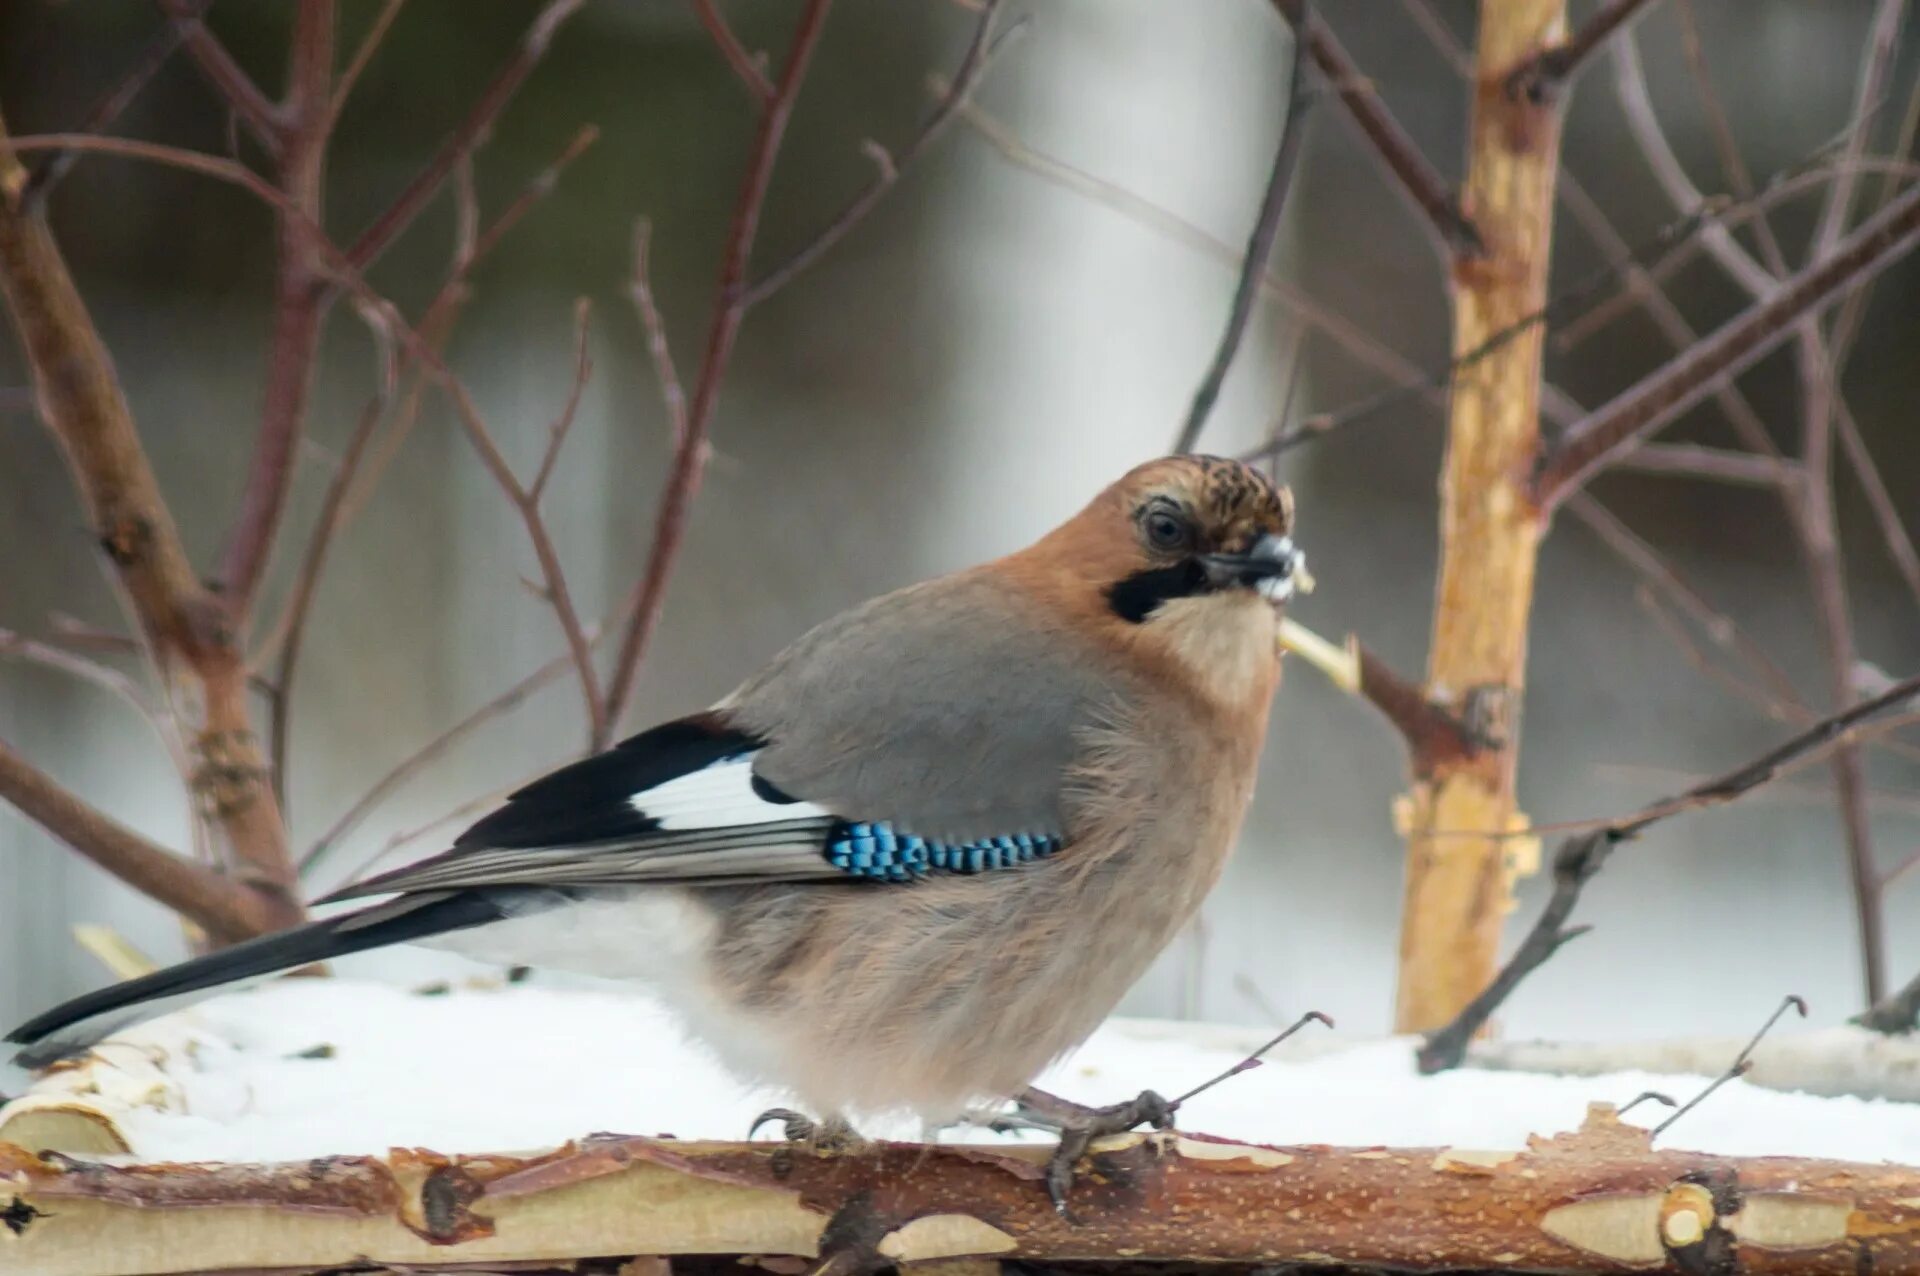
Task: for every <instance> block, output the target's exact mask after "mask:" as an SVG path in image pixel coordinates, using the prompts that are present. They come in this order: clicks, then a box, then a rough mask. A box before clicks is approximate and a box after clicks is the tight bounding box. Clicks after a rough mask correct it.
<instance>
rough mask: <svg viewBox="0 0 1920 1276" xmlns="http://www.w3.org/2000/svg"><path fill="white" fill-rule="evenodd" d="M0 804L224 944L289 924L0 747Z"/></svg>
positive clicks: (245, 889) (250, 893)
mask: <svg viewBox="0 0 1920 1276" xmlns="http://www.w3.org/2000/svg"><path fill="white" fill-rule="evenodd" d="M0 799H5V800H6V801H7V802H8V803H9V804H11V805H12V806H14V807H16V808H18V809H19V811H20V813H21V814H23V815H25V816H26V817H27V818H28V819H30V820H32V821H33V822H34V823H36V824H38V825H39V826H40V827H41V828H43V829H45V830H46V831H47V832H48V833H51V834H52V835H53V836H54V837H57V838H59V839H60V840H61V841H62V842H64V843H65V844H66V845H67V846H69V847H71V848H72V849H73V850H75V851H77V852H79V853H80V854H81V855H83V856H85V857H86V858H87V859H89V860H92V861H93V862H94V863H95V864H98V865H99V866H100V867H101V868H104V869H105V870H107V871H108V872H109V873H112V874H113V875H114V876H115V877H117V878H119V879H120V880H121V881H123V882H125V883H126V884H127V885H129V886H131V887H133V888H134V889H135V890H137V891H139V892H140V893H141V894H143V895H146V896H147V897H148V898H150V899H153V900H156V901H158V902H159V903H161V904H164V905H166V906H167V907H168V908H171V909H173V910H174V911H175V912H177V913H179V914H180V915H181V916H183V917H186V918H189V919H190V920H192V921H193V922H194V923H195V924H196V925H199V926H201V927H203V928H204V929H205V930H206V931H207V932H208V933H209V934H211V935H213V936H214V937H215V938H218V939H220V940H223V941H227V942H231V941H233V940H237V939H245V938H246V937H248V936H249V935H258V934H262V933H264V932H266V931H270V930H274V929H277V928H278V927H280V926H282V925H284V924H285V910H284V908H283V907H282V906H281V904H280V903H279V901H278V900H276V899H275V898H274V896H273V895H272V894H270V893H268V892H263V891H258V890H255V889H253V888H251V887H249V886H246V885H244V884H242V883H240V882H238V881H235V880H233V879H232V878H228V877H222V876H221V875H220V874H219V873H216V872H214V871H213V870H212V869H210V868H206V867H205V866H203V865H200V864H196V863H194V862H193V861H192V860H189V859H185V858H183V857H181V856H179V855H175V854H174V853H173V852H171V851H169V850H167V849H166V848H165V847H162V846H159V845H157V844H156V843H153V842H150V841H148V840H147V839H146V838H144V837H142V836H141V835H140V834H138V833H136V832H134V831H133V830H132V829H130V828H128V827H127V826H126V825H124V824H122V823H120V822H119V821H118V820H115V819H113V818H112V817H111V816H109V815H106V814H104V813H103V812H101V811H99V810H97V809H95V808H94V807H91V806H88V805H87V804H86V803H85V802H82V801H81V800H80V799H79V798H77V797H75V796H74V795H73V794H72V793H69V792H68V791H67V790H66V789H64V788H62V787H61V786H60V785H59V784H57V783H56V782H55V781H54V780H53V778H52V777H51V776H48V775H46V774H45V773H44V772H42V771H40V770H38V769H37V768H35V767H34V766H33V765H32V764H31V763H29V762H28V761H27V760H26V759H25V758H23V757H21V756H20V755H19V754H18V753H15V752H14V751H13V750H12V749H11V748H10V747H8V745H7V744H6V743H5V742H3V741H0Z"/></svg>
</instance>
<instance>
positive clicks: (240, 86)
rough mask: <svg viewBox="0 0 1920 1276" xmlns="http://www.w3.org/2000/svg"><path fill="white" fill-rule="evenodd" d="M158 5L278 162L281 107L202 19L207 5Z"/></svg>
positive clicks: (168, 1) (190, 0) (183, 1)
mask: <svg viewBox="0 0 1920 1276" xmlns="http://www.w3.org/2000/svg"><path fill="white" fill-rule="evenodd" d="M158 3H159V6H160V11H161V12H162V13H164V14H166V15H167V19H168V21H169V22H171V23H172V24H173V27H174V29H175V30H176V31H178V32H179V33H180V42H181V43H182V44H183V45H185V46H186V50H187V54H188V56H189V57H191V58H192V59H193V60H194V62H195V63H196V64H197V65H198V66H199V68H200V73H201V74H202V75H204V76H205V77H206V78H207V81H208V83H210V84H212V85H213V87H214V89H215V90H217V91H218V92H219V94H220V96H221V97H222V98H224V99H225V100H226V103H227V105H228V106H229V107H231V108H232V109H233V113H234V115H235V116H236V117H237V118H238V119H239V120H240V122H241V123H242V124H244V125H246V127H247V131H248V132H250V133H251V134H253V138H254V140H255V141H257V142H259V143H260V145H261V147H262V148H264V149H265V150H266V152H267V154H268V156H270V157H272V158H274V159H278V158H279V156H280V149H281V145H282V138H281V128H282V124H283V121H282V118H281V115H280V108H278V107H277V106H275V105H274V104H273V102H272V101H271V100H270V99H269V98H268V97H267V95H266V94H265V93H262V92H261V91H260V86H259V85H257V84H255V83H254V82H253V77H252V76H249V75H248V74H247V73H246V72H245V71H243V70H241V69H240V64H239V63H238V62H235V61H234V60H233V55H232V54H231V53H228V52H227V46H226V45H224V44H222V43H220V40H219V38H218V37H216V36H215V35H214V34H213V32H211V31H209V30H208V29H207V26H206V24H205V23H204V22H202V21H201V20H200V11H201V9H202V8H203V7H204V6H203V5H202V4H200V3H199V2H198V0H158Z"/></svg>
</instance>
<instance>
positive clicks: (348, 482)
mask: <svg viewBox="0 0 1920 1276" xmlns="http://www.w3.org/2000/svg"><path fill="white" fill-rule="evenodd" d="M388 399H389V395H388V394H387V393H386V392H385V391H384V387H383V391H382V393H379V394H376V395H375V396H374V397H373V398H371V399H369V400H367V404H366V406H365V407H364V408H362V409H361V410H360V419H359V420H358V421H357V422H355V423H354V427H353V433H352V434H351V435H349V436H348V437H347V448H346V451H345V452H344V453H342V454H341V457H340V464H339V466H338V467H337V468H336V469H335V470H334V472H333V477H332V478H331V479H330V480H329V481H328V483H327V490H326V493H325V495H323V496H322V497H321V498H320V513H319V516H318V517H317V518H315V519H314V526H313V534H312V535H311V536H309V537H308V538H307V550H306V553H305V554H304V555H302V557H301V560H300V567H299V570H298V572H297V573H296V574H295V576H294V581H293V589H292V591H291V592H290V593H289V594H288V597H287V605H286V611H285V613H284V614H285V616H286V629H285V633H286V639H285V642H284V645H283V646H282V647H281V649H280V667H279V671H278V672H277V673H276V674H275V675H274V680H273V684H274V691H275V697H274V703H273V712H272V715H271V717H270V719H269V721H270V726H269V734H268V748H267V756H268V757H269V758H270V759H272V763H273V775H274V781H275V783H276V785H278V786H279V792H280V804H281V808H282V809H283V810H284V809H285V808H286V801H287V798H286V788H285V785H286V777H287V774H288V770H289V767H288V763H289V762H290V760H291V753H290V747H289V746H290V742H291V730H292V723H291V719H292V714H291V712H290V709H291V707H292V702H293V679H294V673H295V671H296V670H297V669H298V668H299V665H300V652H301V649H302V640H303V639H304V638H305V637H306V629H307V615H308V612H309V610H310V609H311V608H312V606H313V600H314V596H315V594H316V593H317V592H318V589H319V584H320V573H321V571H322V570H323V569H324V568H325V566H326V561H327V551H328V549H330V548H331V547H332V545H333V542H334V539H335V537H336V536H338V534H339V531H340V524H341V515H342V513H343V508H344V506H345V504H346V499H347V493H348V491H349V490H351V489H352V487H353V480H354V475H355V474H357V473H358V472H359V468H360V461H361V458H362V457H364V456H365V455H366V451H367V445H368V444H369V443H371V442H372V441H373V435H374V432H375V431H376V430H377V429H378V428H379V426H380V421H381V418H382V417H384V416H385V415H386V410H387V403H388Z"/></svg>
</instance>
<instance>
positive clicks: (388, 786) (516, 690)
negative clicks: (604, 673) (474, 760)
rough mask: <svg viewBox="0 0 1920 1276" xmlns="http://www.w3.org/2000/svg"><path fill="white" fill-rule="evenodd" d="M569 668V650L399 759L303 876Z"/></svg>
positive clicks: (324, 838)
mask: <svg viewBox="0 0 1920 1276" xmlns="http://www.w3.org/2000/svg"><path fill="white" fill-rule="evenodd" d="M599 636H600V630H599V629H598V628H597V627H595V628H593V629H592V630H590V631H589V633H588V641H589V642H593V641H597V640H598V639H599ZM572 668H574V656H573V651H572V649H571V648H569V649H568V650H566V651H563V652H561V653H560V654H559V655H557V656H555V657H553V658H552V659H551V660H548V661H547V662H546V663H545V664H543V665H541V666H540V667H539V668H537V669H535V670H534V671H533V672H532V673H529V674H527V675H526V676H525V677H523V678H521V679H520V680H519V681H518V682H515V683H514V684H513V685H512V686H510V687H508V688H507V689H506V690H505V691H502V692H501V693H500V694H498V695H496V696H494V697H493V698H492V699H490V700H488V701H487V702H486V703H484V704H482V705H481V706H480V707H478V708H477V709H475V710H473V712H471V713H469V714H468V715H467V716H466V717H464V718H462V719H460V721H458V722H456V723H454V724H453V725H452V726H450V727H448V728H447V729H446V730H445V731H442V732H441V733H440V734H439V735H437V736H435V737H434V738H433V739H431V740H429V741H427V742H426V743H425V744H423V745H421V746H420V747H419V748H418V749H415V750H414V751H413V752H412V753H410V754H408V755H407V756H406V757H404V758H402V759H401V760H400V762H399V763H398V764H396V765H395V766H394V767H393V769H392V770H390V771H388V772H387V773H386V774H385V775H383V776H381V777H380V778H379V779H378V780H376V781H375V782H374V784H373V787H372V788H370V789H368V790H367V791H366V792H365V793H364V794H362V795H361V796H360V797H359V798H358V799H356V800H355V801H354V802H353V803H352V804H351V805H350V806H348V807H347V809H346V810H345V811H343V812H341V814H340V815H339V817H338V818H336V819H335V820H334V822H333V823H332V824H331V825H330V826H328V828H327V831H326V832H324V833H322V834H321V835H320V836H319V837H318V838H316V839H314V842H313V845H311V846H309V847H308V848H307V849H306V850H305V851H304V852H303V853H302V854H301V856H300V871H301V872H302V873H306V872H307V871H309V870H310V869H312V868H313V867H314V866H315V865H316V864H318V863H319V862H320V861H321V860H322V859H323V858H325V856H326V855H327V854H328V853H329V852H331V851H332V850H333V849H334V848H336V847H337V846H339V845H340V843H341V842H342V841H344V840H345V839H346V837H347V835H348V834H349V833H351V832H353V830H354V829H356V828H358V827H359V826H360V825H361V823H363V822H364V821H365V820H366V818H367V816H368V815H370V814H371V813H372V812H373V810H374V809H375V808H376V807H378V806H379V805H380V804H381V803H382V802H384V801H386V800H387V799H388V798H389V797H391V796H393V794H394V793H395V792H397V791H398V790H399V789H400V788H401V787H402V786H403V785H405V784H406V783H407V781H409V780H411V779H412V778H413V777H414V776H416V775H418V774H420V773H421V772H422V771H424V770H426V768H427V767H428V766H430V765H432V764H433V763H434V762H435V761H437V760H438V759H439V758H441V757H444V756H445V755H446V754H447V752H448V751H449V750H451V749H452V748H453V746H454V745H456V744H458V743H460V742H461V741H462V740H464V739H466V738H467V737H468V736H470V735H472V734H473V733H474V732H475V731H477V730H479V729H480V728H481V727H483V726H485V725H486V724H487V723H489V722H492V721H493V720H494V719H495V718H498V717H500V716H501V715H502V714H505V713H507V712H509V711H511V710H512V709H514V708H517V707H518V706H519V704H520V703H521V702H522V701H523V700H525V699H526V698H527V697H528V696H530V695H532V694H533V693H534V692H536V691H538V690H540V689H541V688H542V687H545V686H547V685H548V684H549V683H552V682H554V681H556V680H558V679H559V678H561V677H563V676H565V675H566V673H567V672H568V671H569V670H571V669H572Z"/></svg>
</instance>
